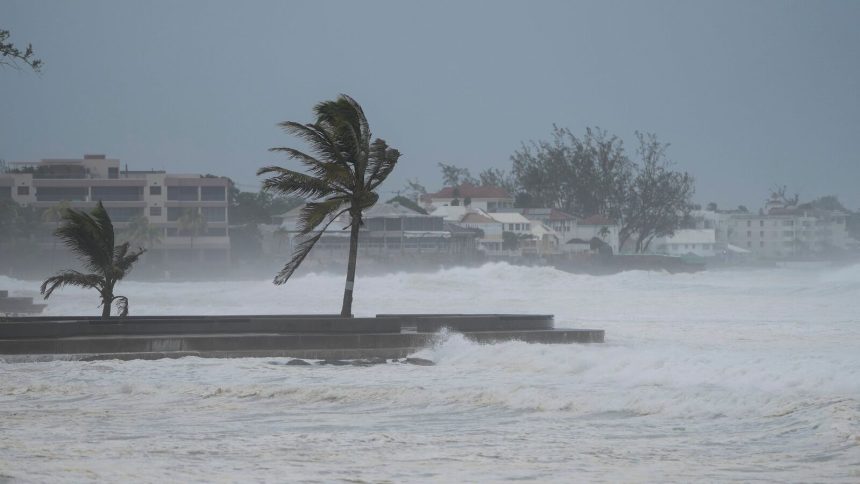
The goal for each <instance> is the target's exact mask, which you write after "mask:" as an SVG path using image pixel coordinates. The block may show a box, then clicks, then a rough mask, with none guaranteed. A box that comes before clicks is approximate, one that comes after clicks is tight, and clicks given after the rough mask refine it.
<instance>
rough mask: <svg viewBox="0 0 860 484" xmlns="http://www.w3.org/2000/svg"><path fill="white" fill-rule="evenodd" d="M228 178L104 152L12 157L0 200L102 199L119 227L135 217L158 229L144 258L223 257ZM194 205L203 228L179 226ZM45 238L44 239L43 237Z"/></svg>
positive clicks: (89, 204)
mask: <svg viewBox="0 0 860 484" xmlns="http://www.w3.org/2000/svg"><path fill="white" fill-rule="evenodd" d="M229 184H230V180H229V179H227V178H224V177H213V176H203V175H198V174H171V173H166V172H164V171H129V170H128V169H121V167H120V162H119V160H118V159H115V158H107V157H106V156H105V155H84V157H83V158H63V159H44V160H41V161H37V162H19V163H10V165H9V167H8V169H7V172H6V173H0V200H2V199H6V200H12V201H14V202H16V203H18V204H20V205H25V206H32V207H35V208H37V209H47V208H50V207H53V206H55V205H57V204H58V203H61V202H66V203H68V205H69V206H70V207H71V208H74V209H79V210H91V209H93V208H94V207H95V206H96V204H97V203H98V202H99V201H101V202H102V204H103V205H104V207H105V209H106V210H107V212H108V214H109V215H110V217H111V221H112V222H113V223H114V226H115V227H116V228H117V231H118V232H121V231H122V230H123V229H124V228H125V227H127V226H128V222H130V221H131V220H133V219H134V218H136V217H141V216H142V217H146V218H147V219H148V220H149V223H150V224H151V225H152V226H154V227H156V228H157V229H159V230H160V231H161V241H160V242H159V243H157V244H156V245H155V246H154V247H151V248H150V251H149V252H150V253H149V254H147V256H146V257H147V258H150V259H151V258H160V257H161V258H164V259H165V260H166V261H167V262H169V263H170V264H176V263H184V262H194V261H200V260H206V261H213V262H216V261H220V262H227V261H228V260H229V250H230V239H229V237H228V233H227V224H228V220H227V191H228V188H229ZM186 211H196V212H198V213H200V214H201V215H202V216H203V218H204V219H205V220H206V228H205V231H204V232H203V233H197V234H193V235H194V237H193V239H192V237H191V235H192V234H189V233H185V232H183V229H182V227H181V226H180V223H179V219H180V217H182V215H183V214H184V213H185V212H186ZM45 243H47V242H45Z"/></svg>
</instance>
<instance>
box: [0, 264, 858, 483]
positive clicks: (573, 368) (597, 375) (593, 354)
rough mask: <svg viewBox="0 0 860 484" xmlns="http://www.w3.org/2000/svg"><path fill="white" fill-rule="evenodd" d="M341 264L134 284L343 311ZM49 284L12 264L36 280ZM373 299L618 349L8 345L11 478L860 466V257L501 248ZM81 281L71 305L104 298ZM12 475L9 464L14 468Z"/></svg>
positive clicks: (159, 294) (757, 473)
mask: <svg viewBox="0 0 860 484" xmlns="http://www.w3.org/2000/svg"><path fill="white" fill-rule="evenodd" d="M342 284H343V277H342V276H329V275H308V276H305V277H302V278H300V279H296V280H294V281H291V282H290V283H288V284H287V285H286V286H284V287H275V286H272V285H271V284H270V283H269V282H267V281H260V282H250V283H249V282H232V283H224V282H209V283H167V284H153V283H137V282H125V283H123V284H122V285H121V290H120V293H122V294H124V295H127V296H129V299H130V300H131V310H132V313H133V314H169V313H174V314H175V313H197V314H224V313H229V314H235V313H269V314H271V313H280V312H297V313H333V312H337V311H338V309H339V305H340V296H341V291H342ZM36 288H37V283H33V282H22V281H16V280H12V279H8V278H6V279H4V278H0V289H10V290H12V291H13V293H17V294H27V293H28V291H29V292H30V293H31V294H33V293H34V291H35V289H36ZM356 288H357V294H356V306H355V308H354V309H355V313H356V314H357V315H371V314H374V313H377V312H378V313H383V312H385V313H393V312H530V313H552V314H555V315H556V325H557V326H559V327H597V328H604V329H606V331H607V336H606V343H605V344H603V345H590V346H583V345H569V346H568V345H558V346H555V345H531V344H524V343H518V342H511V343H504V344H497V345H490V346H481V345H477V344H473V343H470V342H468V341H466V340H464V339H463V338H462V337H460V336H458V335H456V334H443V335H440V343H439V344H438V345H437V346H436V347H433V348H429V349H426V350H423V351H421V352H420V353H419V354H418V356H421V357H425V358H430V359H433V360H434V361H436V362H437V366H434V367H417V366H408V365H400V364H387V365H380V366H374V367H330V366H324V367H322V366H311V367H299V366H285V365H283V363H285V362H286V361H288V359H273V358H262V359H233V360H226V359H225V360H218V359H199V358H183V359H180V360H161V361H127V362H122V361H101V362H70V361H56V362H51V363H24V364H20V363H16V364H2V363H0V476H3V477H8V478H12V479H13V480H16V481H17V480H21V481H32V482H44V481H88V480H103V481H195V480H196V481H213V480H214V481H251V480H268V481H309V482H330V481H338V480H347V481H350V482H364V481H385V480H388V481H394V482H400V481H436V482H439V481H502V480H514V479H523V480H534V481H542V482H547V481H566V482H572V481H598V482H599V481H603V482H619V481H682V482H684V481H686V482H689V481H693V480H696V481H702V480H704V481H722V480H740V481H771V482H785V481H804V482H809V481H828V482H858V481H860V266H854V267H849V268H845V269H840V270H832V269H831V270H816V271H813V270H777V269H768V270H750V271H732V272H705V273H699V274H687V275H668V274H662V273H646V272H628V273H623V274H619V275H615V276H608V277H591V276H583V275H573V274H567V273H564V272H559V271H555V270H552V269H548V268H524V267H512V266H508V265H505V264H490V265H486V266H484V267H481V268H478V269H452V270H444V271H440V272H436V273H428V274H392V275H387V276H378V277H365V278H361V279H360V280H359V281H358V283H357V286H356ZM96 304H97V302H96V300H95V295H94V294H89V293H87V292H82V291H75V290H64V291H63V292H61V293H57V294H56V295H55V298H52V299H51V301H50V306H49V308H48V311H49V313H54V314H63V313H64V314H95V313H97V311H98V310H97V308H96V307H95V306H96ZM0 480H2V477H0Z"/></svg>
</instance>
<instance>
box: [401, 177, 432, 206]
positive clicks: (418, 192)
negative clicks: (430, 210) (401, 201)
mask: <svg viewBox="0 0 860 484" xmlns="http://www.w3.org/2000/svg"><path fill="white" fill-rule="evenodd" d="M403 195H404V196H405V197H406V198H410V199H412V200H413V201H415V202H420V201H421V196H422V195H427V189H426V188H425V187H424V185H422V184H421V183H419V182H418V179H417V178H414V179H412V180H408V179H407V180H406V186H404V187H403Z"/></svg>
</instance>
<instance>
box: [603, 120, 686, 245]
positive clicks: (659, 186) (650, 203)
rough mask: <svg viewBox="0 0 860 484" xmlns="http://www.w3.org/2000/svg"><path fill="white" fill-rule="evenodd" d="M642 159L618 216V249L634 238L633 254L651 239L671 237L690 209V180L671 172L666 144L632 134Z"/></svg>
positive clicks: (681, 174) (638, 134)
mask: <svg viewBox="0 0 860 484" xmlns="http://www.w3.org/2000/svg"><path fill="white" fill-rule="evenodd" d="M636 137H637V138H638V139H639V149H638V153H639V156H640V158H641V159H642V165H641V167H640V168H639V171H638V174H637V175H636V178H635V179H634V180H633V183H632V185H631V188H630V192H629V194H628V197H627V204H626V205H625V207H624V210H623V212H622V220H623V222H622V227H621V230H620V233H619V246H623V245H624V243H625V242H626V241H627V240H628V239H629V238H631V237H633V236H635V237H636V243H635V247H634V250H635V251H636V252H642V251H644V250H646V249H647V248H648V246H649V245H650V243H651V240H653V239H654V237H662V236H665V235H672V234H674V233H675V229H677V228H678V227H680V226H681V224H682V223H683V221H684V219H685V218H686V217H687V215H688V214H689V213H690V210H691V208H692V202H691V198H692V196H693V192H694V188H693V177H692V176H691V175H690V174H689V173H686V172H677V171H672V170H671V165H670V163H669V162H668V161H667V160H666V159H665V154H666V148H668V145H667V144H663V143H660V142H659V141H657V137H656V136H655V135H653V134H648V135H645V134H642V133H638V132H637V133H636Z"/></svg>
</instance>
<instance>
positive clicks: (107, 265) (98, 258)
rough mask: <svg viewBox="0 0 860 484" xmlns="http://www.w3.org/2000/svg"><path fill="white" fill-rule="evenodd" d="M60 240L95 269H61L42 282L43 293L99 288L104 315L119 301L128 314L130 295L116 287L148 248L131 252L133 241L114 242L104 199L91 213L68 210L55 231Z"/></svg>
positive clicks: (122, 310) (111, 225) (123, 313)
mask: <svg viewBox="0 0 860 484" xmlns="http://www.w3.org/2000/svg"><path fill="white" fill-rule="evenodd" d="M55 235H56V236H57V237H59V238H60V240H61V241H62V242H63V243H64V244H65V245H66V246H67V247H68V248H69V249H71V250H72V252H74V253H75V254H77V255H78V257H79V258H80V259H81V261H82V262H83V263H84V266H85V267H86V268H87V269H88V270H89V271H91V272H90V273H89V274H84V273H81V272H78V271H75V270H65V271H60V272H59V273H57V274H56V275H55V276H52V277H49V278H48V279H46V280H45V282H43V283H42V288H41V292H42V294H43V295H44V297H45V299H48V298H49V297H50V296H51V294H53V292H54V290H56V289H57V288H59V287H62V286H78V287H84V288H92V289H97V290H98V291H99V295H100V296H101V300H102V303H101V306H102V317H103V318H109V317H110V312H111V305H112V304H114V302H116V305H117V310H118V311H119V313H120V314H119V315H120V316H126V315H128V298H126V297H125V296H115V295H114V287H115V286H116V284H117V283H118V282H119V281H121V280H122V279H123V278H124V277H125V276H126V275H127V274H128V273H129V271H131V267H132V265H134V263H135V262H137V260H138V259H139V258H140V256H141V254H143V253H144V252H145V251H146V249H138V250H137V251H129V243H128V242H125V243H122V244H120V245H116V246H115V245H114V240H115V238H114V229H113V223H111V220H110V216H108V213H107V210H105V208H104V206H103V205H102V202H99V203H98V205H97V206H96V208H95V209H93V211H92V212H90V213H89V214H88V213H86V212H83V211H77V210H67V211H66V212H65V213H64V214H63V224H62V225H61V226H60V228H58V229H57V230H56V232H55Z"/></svg>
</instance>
